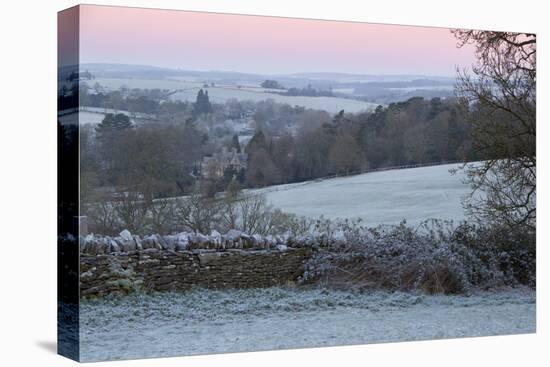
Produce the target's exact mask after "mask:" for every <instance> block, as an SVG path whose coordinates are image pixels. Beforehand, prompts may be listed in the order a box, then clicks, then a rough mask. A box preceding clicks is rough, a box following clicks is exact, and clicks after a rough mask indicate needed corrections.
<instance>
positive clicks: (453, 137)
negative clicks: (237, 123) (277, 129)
mask: <svg viewBox="0 0 550 367" xmlns="http://www.w3.org/2000/svg"><path fill="white" fill-rule="evenodd" d="M246 152H247V153H248V154H249V167H248V170H247V175H246V178H247V179H246V182H245V183H246V184H247V185H248V186H268V185H272V184H276V183H288V182H296V181H303V180H310V179H314V178H319V177H324V176H328V175H334V174H349V173H353V172H357V171H361V170H365V169H371V168H381V167H388V166H400V165H410V164H421V163H428V162H443V161H449V160H463V159H469V160H472V159H476V158H482V157H476V153H475V152H474V151H473V149H472V145H471V140H470V137H469V130H468V125H467V124H466V120H465V116H464V112H463V111H462V110H461V109H460V108H459V105H458V104H457V103H456V102H455V101H454V100H440V99H438V98H434V99H432V100H424V99H423V98H411V99H409V100H408V101H406V102H399V103H392V104H390V105H389V106H388V107H387V108H384V107H381V106H379V107H378V108H377V109H376V110H375V111H374V112H369V113H361V114H346V113H344V112H343V111H342V112H340V113H339V114H337V115H335V116H334V117H333V118H332V119H331V120H330V121H327V122H321V121H318V122H317V123H315V122H312V123H310V124H308V125H301V126H300V127H299V129H297V131H296V133H295V134H290V133H288V132H287V133H285V134H282V135H280V136H270V135H269V134H268V133H265V132H264V131H258V132H256V134H255V135H254V137H253V138H252V139H251V140H250V142H249V144H248V146H247V147H246Z"/></svg>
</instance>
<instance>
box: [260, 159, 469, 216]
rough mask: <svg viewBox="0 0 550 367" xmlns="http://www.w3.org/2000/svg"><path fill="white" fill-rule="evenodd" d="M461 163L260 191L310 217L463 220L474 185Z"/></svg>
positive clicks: (289, 209) (279, 204) (283, 206)
mask: <svg viewBox="0 0 550 367" xmlns="http://www.w3.org/2000/svg"><path fill="white" fill-rule="evenodd" d="M456 167H458V165H456V164H451V165H442V166H433V167H422V168H411V169H400V170H391V171H383V172H373V173H366V174H362V175H357V176H350V177H342V178H334V179H327V180H322V181H310V182H307V183H298V184H290V185H280V186H275V187H270V188H267V189H262V190H258V191H259V192H265V193H266V197H267V200H268V201H269V202H271V203H272V204H273V205H274V206H275V207H277V208H280V209H282V210H284V211H287V212H290V213H295V214H298V215H303V216H308V217H314V218H316V217H319V216H321V215H324V216H325V217H326V218H338V217H340V218H362V219H363V220H364V221H365V223H366V224H369V225H378V224H392V223H398V222H400V221H401V220H403V219H406V220H407V222H409V223H412V224H416V223H419V222H421V221H423V220H425V219H429V218H438V219H446V220H455V221H456V220H461V219H464V212H463V208H462V206H461V198H462V197H463V196H464V195H465V194H467V193H468V192H469V191H470V189H469V187H468V185H465V184H464V183H462V179H463V177H464V176H463V174H460V173H457V174H456V175H451V174H450V173H449V169H451V168H456Z"/></svg>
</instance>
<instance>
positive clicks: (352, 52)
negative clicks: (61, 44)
mask: <svg viewBox="0 0 550 367" xmlns="http://www.w3.org/2000/svg"><path fill="white" fill-rule="evenodd" d="M456 44H457V42H456V39H455V38H454V36H453V35H452V34H451V32H450V30H449V29H446V28H433V27H413V26H397V25H382V24H369V23H357V22H341V21H339V22H337V21H321V20H307V19H294V18H278V17H264V16H248V15H229V14H216V13H200V12H186V11H175V10H157V9H143V8H125V7H111V6H95V5H81V12H80V45H81V46H80V62H81V63H90V62H102V63H120V64H142V65H154V66H162V67H169V68H179V69H184V70H204V71H208V70H220V71H222V70H223V71H237V72H245V73H246V72H248V73H260V74H288V73H297V72H342V73H360V74H423V75H444V76H454V75H455V71H456V67H457V66H458V67H461V68H463V67H468V66H470V65H471V64H472V63H473V62H474V61H475V60H474V53H473V48H472V47H471V46H468V47H464V48H461V49H459V48H457V46H456Z"/></svg>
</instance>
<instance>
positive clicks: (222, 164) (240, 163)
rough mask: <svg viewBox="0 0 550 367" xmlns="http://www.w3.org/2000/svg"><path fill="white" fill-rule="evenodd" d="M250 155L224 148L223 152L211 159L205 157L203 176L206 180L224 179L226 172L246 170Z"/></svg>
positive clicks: (202, 164)
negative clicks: (229, 170)
mask: <svg viewBox="0 0 550 367" xmlns="http://www.w3.org/2000/svg"><path fill="white" fill-rule="evenodd" d="M247 165H248V154H246V153H239V152H237V149H236V148H231V149H227V148H226V147H223V148H222V151H221V152H216V153H214V154H212V156H211V157H203V159H202V162H201V176H202V177H204V178H216V177H222V176H223V175H224V173H225V171H226V170H228V169H231V170H233V171H234V172H239V171H240V170H243V169H246V167H247Z"/></svg>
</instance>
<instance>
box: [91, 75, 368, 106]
mask: <svg viewBox="0 0 550 367" xmlns="http://www.w3.org/2000/svg"><path fill="white" fill-rule="evenodd" d="M96 82H97V83H99V84H100V85H102V86H105V87H107V88H109V89H118V88H120V87H121V86H123V85H124V86H126V87H128V88H147V89H153V88H160V89H169V90H172V91H175V90H178V92H176V93H174V94H173V95H171V96H170V98H172V99H174V100H182V101H195V99H196V97H197V92H198V90H199V89H200V88H202V87H203V83H201V82H196V81H185V80H175V79H162V80H152V79H116V78H97V79H95V80H93V81H92V82H91V83H90V84H91V85H93V84H95V83H96ZM208 95H209V96H210V100H211V101H213V102H218V103H224V102H225V101H227V100H228V99H231V98H235V99H238V100H250V101H256V102H257V101H263V100H266V99H273V100H275V101H276V102H278V103H288V104H289V105H291V106H302V107H305V108H312V109H318V110H325V111H328V112H332V113H336V112H339V111H340V110H345V111H346V112H358V111H362V110H371V109H374V108H376V106H377V104H374V103H369V102H363V101H358V100H353V99H347V98H337V97H305V96H296V97H293V96H281V95H278V94H274V93H269V90H265V89H263V88H260V87H252V86H250V85H248V86H243V87H242V88H240V89H239V88H238V87H237V86H231V85H216V86H214V87H208Z"/></svg>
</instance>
